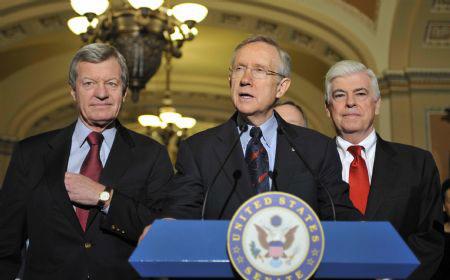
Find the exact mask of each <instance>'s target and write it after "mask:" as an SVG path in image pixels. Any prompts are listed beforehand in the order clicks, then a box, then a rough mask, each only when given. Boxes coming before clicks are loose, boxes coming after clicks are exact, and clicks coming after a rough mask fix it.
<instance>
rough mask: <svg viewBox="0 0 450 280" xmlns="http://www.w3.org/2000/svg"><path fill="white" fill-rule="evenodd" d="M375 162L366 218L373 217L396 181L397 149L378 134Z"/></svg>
mask: <svg viewBox="0 0 450 280" xmlns="http://www.w3.org/2000/svg"><path fill="white" fill-rule="evenodd" d="M377 138H378V139H377V146H376V151H375V162H374V166H373V172H372V181H371V185H370V192H369V199H368V202H367V209H366V214H365V216H366V218H367V219H373V217H375V215H376V212H377V210H378V208H379V207H380V206H381V202H382V200H383V197H384V196H385V194H386V193H389V189H390V188H391V186H392V184H393V183H394V181H395V176H396V175H397V169H398V163H397V162H396V161H395V151H394V150H392V149H391V148H390V146H389V143H387V142H386V141H384V140H383V139H381V138H380V136H379V135H377Z"/></svg>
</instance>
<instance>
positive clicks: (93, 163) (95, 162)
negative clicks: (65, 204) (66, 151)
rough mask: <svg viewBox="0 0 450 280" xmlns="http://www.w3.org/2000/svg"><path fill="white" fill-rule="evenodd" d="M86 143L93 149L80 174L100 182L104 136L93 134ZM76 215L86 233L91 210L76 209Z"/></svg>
mask: <svg viewBox="0 0 450 280" xmlns="http://www.w3.org/2000/svg"><path fill="white" fill-rule="evenodd" d="M86 141H87V142H88V143H89V146H90V147H91V148H90V150H89V152H88V154H87V156H86V158H85V159H84V161H83V164H82V165H81V169H80V174H81V175H84V176H86V177H89V178H91V179H92V180H94V181H98V180H99V179H100V174H101V172H102V169H103V166H102V162H101V161H100V147H101V145H102V142H103V135H102V134H101V133H98V132H91V133H90V134H89V135H88V136H87V138H86ZM76 214H77V217H78V220H79V221H80V225H81V227H82V228H83V231H86V224H87V220H88V217H89V208H86V209H85V208H80V207H76Z"/></svg>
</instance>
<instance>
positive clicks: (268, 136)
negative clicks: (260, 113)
mask: <svg viewBox="0 0 450 280" xmlns="http://www.w3.org/2000/svg"><path fill="white" fill-rule="evenodd" d="M252 127H254V126H253V125H251V124H248V129H247V131H246V132H245V134H248V135H250V130H251V129H252ZM277 127H278V122H277V119H276V118H275V115H274V114H273V113H272V116H271V117H270V118H269V119H268V120H267V121H265V122H264V123H263V124H262V125H260V126H259V128H261V131H262V134H263V135H262V138H263V140H264V141H265V142H266V143H267V145H268V146H269V147H270V143H271V141H272V139H273V137H276V135H277ZM239 132H240V131H239Z"/></svg>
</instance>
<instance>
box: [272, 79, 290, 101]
mask: <svg viewBox="0 0 450 280" xmlns="http://www.w3.org/2000/svg"><path fill="white" fill-rule="evenodd" d="M290 86H291V79H289V78H283V79H282V80H281V81H280V82H279V83H278V86H277V95H276V96H275V97H276V98H281V97H282V96H283V95H284V94H285V93H286V91H287V90H288V89H289V87H290Z"/></svg>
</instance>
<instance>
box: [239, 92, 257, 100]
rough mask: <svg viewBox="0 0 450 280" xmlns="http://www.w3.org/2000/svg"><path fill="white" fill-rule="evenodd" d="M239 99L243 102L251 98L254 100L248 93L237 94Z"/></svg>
mask: <svg viewBox="0 0 450 280" xmlns="http://www.w3.org/2000/svg"><path fill="white" fill-rule="evenodd" d="M239 98H240V99H244V100H249V99H252V98H255V97H254V96H253V95H251V94H250V93H246V92H240V93H239Z"/></svg>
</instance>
